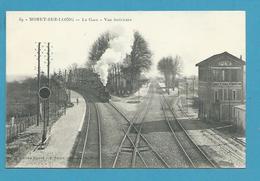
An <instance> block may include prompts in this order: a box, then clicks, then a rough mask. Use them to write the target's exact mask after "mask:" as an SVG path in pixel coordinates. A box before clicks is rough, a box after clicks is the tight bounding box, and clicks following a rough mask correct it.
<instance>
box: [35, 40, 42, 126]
mask: <svg viewBox="0 0 260 181" xmlns="http://www.w3.org/2000/svg"><path fill="white" fill-rule="evenodd" d="M40 59H41V42H38V58H37V60H38V74H37V83H38V88H37V89H38V91H39V90H40V86H41V83H40V74H41V60H40ZM38 91H37V93H36V95H37V122H36V125H37V126H39V122H40V98H39V96H38Z"/></svg>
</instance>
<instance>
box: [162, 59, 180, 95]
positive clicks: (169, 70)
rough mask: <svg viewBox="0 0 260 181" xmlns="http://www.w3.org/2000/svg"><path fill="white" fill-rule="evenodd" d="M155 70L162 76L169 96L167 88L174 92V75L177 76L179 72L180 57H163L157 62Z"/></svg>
mask: <svg viewBox="0 0 260 181" xmlns="http://www.w3.org/2000/svg"><path fill="white" fill-rule="evenodd" d="M157 69H158V70H159V71H160V72H161V73H162V74H163V75H164V78H165V86H166V90H167V93H168V94H169V87H172V89H173V90H174V87H175V84H176V75H178V74H179V73H180V70H181V62H180V57H179V56H176V57H175V58H172V57H171V56H168V57H163V58H162V59H161V60H160V61H159V62H158V65H157Z"/></svg>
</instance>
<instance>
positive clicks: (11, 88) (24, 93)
mask: <svg viewBox="0 0 260 181" xmlns="http://www.w3.org/2000/svg"><path fill="white" fill-rule="evenodd" d="M55 76H57V75H53V76H52V77H51V80H50V83H51V92H52V93H51V97H50V103H53V104H57V105H58V104H62V103H63V102H64V101H65V90H64V89H63V88H62V85H61V82H60V81H58V80H57V78H56V77H55ZM46 84H47V78H46V77H45V76H42V77H41V86H46ZM6 87H7V90H6V101H7V104H6V116H7V121H8V120H9V119H10V117H12V116H19V117H23V116H28V115H34V114H36V113H37V96H38V90H37V88H38V84H37V78H27V79H25V80H24V81H21V82H18V81H14V82H7V84H6ZM57 100H58V101H57Z"/></svg>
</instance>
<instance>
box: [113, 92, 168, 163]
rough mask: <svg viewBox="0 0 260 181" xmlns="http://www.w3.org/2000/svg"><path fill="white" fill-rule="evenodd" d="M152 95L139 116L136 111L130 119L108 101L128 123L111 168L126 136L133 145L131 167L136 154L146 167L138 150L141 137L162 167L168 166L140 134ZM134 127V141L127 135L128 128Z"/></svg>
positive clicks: (116, 159)
mask: <svg viewBox="0 0 260 181" xmlns="http://www.w3.org/2000/svg"><path fill="white" fill-rule="evenodd" d="M152 97H153V96H150V97H149V98H148V101H147V102H146V106H145V109H144V110H142V111H140V112H139V113H140V114H141V113H143V114H142V115H141V116H138V113H137V114H135V116H134V118H133V119H132V120H131V121H130V120H129V119H128V118H127V116H126V115H125V114H124V113H123V112H122V111H120V110H119V109H118V108H117V107H116V106H115V105H114V104H113V103H111V102H110V103H109V104H110V105H111V106H112V107H113V108H114V109H115V110H116V111H117V112H118V113H119V114H120V115H121V116H122V117H123V118H124V119H125V120H126V121H127V123H128V124H129V126H128V128H127V130H126V131H124V133H125V135H124V137H123V138H122V140H121V143H120V145H119V148H118V151H117V154H116V156H115V159H114V162H113V166H112V167H113V168H115V167H116V164H117V161H118V158H119V155H120V153H121V152H122V148H123V144H124V142H125V140H126V138H128V139H129V141H130V142H131V145H132V146H133V153H132V159H131V167H132V168H134V167H135V164H136V156H137V155H138V156H139V157H140V159H141V160H142V162H143V163H144V165H145V167H148V165H147V163H146V162H145V160H144V158H143V157H142V155H141V154H140V151H139V143H140V140H141V139H142V140H143V141H144V142H145V143H146V144H147V145H148V147H149V148H150V149H151V151H152V152H153V153H154V154H155V156H156V157H157V159H159V160H160V161H161V162H162V163H163V165H164V167H167V168H169V165H168V164H167V162H166V161H165V160H164V159H163V158H162V156H161V155H160V154H159V153H158V152H157V151H156V150H155V149H154V148H153V147H152V145H151V143H150V142H149V141H148V140H147V139H146V138H145V137H144V135H143V134H142V127H143V123H144V120H145V116H146V114H147V112H148V110H149V107H150V103H151V100H152ZM136 119H140V120H141V122H140V127H139V128H136V126H135V125H134V121H135V120H136ZM132 128H133V129H134V130H135V132H136V137H135V142H134V141H133V140H132V139H131V138H130V136H129V133H130V130H131V129H132Z"/></svg>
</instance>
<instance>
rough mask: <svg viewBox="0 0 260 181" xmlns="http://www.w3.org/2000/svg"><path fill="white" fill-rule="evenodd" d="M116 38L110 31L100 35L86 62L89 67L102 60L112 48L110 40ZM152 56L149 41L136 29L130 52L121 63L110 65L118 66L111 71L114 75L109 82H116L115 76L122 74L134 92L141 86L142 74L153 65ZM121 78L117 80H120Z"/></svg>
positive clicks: (129, 88)
mask: <svg viewBox="0 0 260 181" xmlns="http://www.w3.org/2000/svg"><path fill="white" fill-rule="evenodd" d="M114 38H116V36H114V35H113V34H112V33H110V32H105V33H103V34H102V35H100V37H99V38H98V39H97V40H96V41H95V42H94V43H93V45H92V47H91V49H90V52H89V56H88V61H87V63H86V66H87V67H91V68H93V67H94V65H96V63H97V62H98V61H100V60H101V57H102V55H103V54H104V53H105V51H106V50H107V49H108V48H110V44H109V43H110V41H111V40H113V39H114ZM151 58H152V53H151V51H150V49H149V46H148V43H147V41H146V40H145V39H144V37H143V36H142V35H141V34H140V32H138V31H135V32H134V34H133V44H132V46H131V51H130V53H127V54H126V55H124V56H123V58H122V61H121V62H120V65H110V66H111V67H110V70H111V69H113V68H114V67H116V69H115V70H114V71H110V74H112V73H113V74H114V75H109V79H108V84H112V83H113V82H115V81H113V80H112V79H113V78H114V77H115V76H120V78H121V80H122V79H124V80H125V81H126V82H127V84H128V86H127V88H126V89H127V91H129V92H130V93H133V92H134V91H136V90H137V89H138V88H139V86H140V84H139V80H140V78H141V74H142V73H143V72H147V71H148V70H150V67H151V65H152V61H151ZM120 78H119V80H117V82H119V81H120ZM119 86H120V84H119ZM108 87H110V89H113V86H111V85H110V86H109V85H108Z"/></svg>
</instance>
